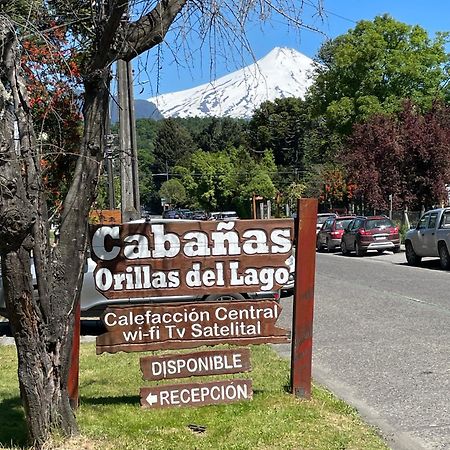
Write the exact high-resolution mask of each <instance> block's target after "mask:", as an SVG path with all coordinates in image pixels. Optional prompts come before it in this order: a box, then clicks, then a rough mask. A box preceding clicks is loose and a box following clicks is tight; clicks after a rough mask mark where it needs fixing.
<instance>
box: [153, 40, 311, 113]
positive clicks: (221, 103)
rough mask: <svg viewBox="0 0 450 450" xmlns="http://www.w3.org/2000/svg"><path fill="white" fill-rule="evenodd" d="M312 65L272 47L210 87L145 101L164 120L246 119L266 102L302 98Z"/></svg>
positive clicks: (302, 57)
mask: <svg viewBox="0 0 450 450" xmlns="http://www.w3.org/2000/svg"><path fill="white" fill-rule="evenodd" d="M312 71H313V61H312V59H310V58H308V57H307V56H305V55H303V54H302V53H300V52H298V51H297V50H294V49H290V48H281V47H276V48H274V49H273V50H272V51H271V52H270V53H268V54H267V55H266V56H264V57H263V58H261V59H260V60H258V61H257V62H255V63H254V64H251V65H249V66H247V67H244V68H243V69H240V70H237V71H235V72H232V73H230V74H228V75H225V76H223V77H221V78H218V79H217V80H215V81H212V82H210V83H206V84H202V85H201V86H198V87H195V88H191V89H187V90H184V91H179V92H172V93H169V94H162V95H159V96H157V97H152V98H149V99H148V101H150V102H152V103H154V104H155V105H156V107H157V108H158V110H159V111H160V112H161V114H162V115H163V116H164V117H166V118H167V117H213V116H215V117H225V116H228V117H242V118H249V117H251V116H252V114H253V111H254V109H255V108H257V107H258V106H259V105H260V104H261V103H262V102H264V101H266V100H270V101H273V100H275V99H276V98H286V97H300V98H304V96H305V92H306V90H307V88H308V87H309V86H310V84H311V80H310V75H311V73H312Z"/></svg>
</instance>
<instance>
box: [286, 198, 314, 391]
mask: <svg viewBox="0 0 450 450" xmlns="http://www.w3.org/2000/svg"><path fill="white" fill-rule="evenodd" d="M297 214H298V221H297V222H296V230H295V231H296V237H297V239H296V242H297V247H296V255H295V276H296V278H295V294H294V310H293V315H292V349H291V393H292V394H294V395H295V396H296V397H301V398H305V399H310V398H311V372H312V335H313V313H314V275H315V265H316V264H315V263H316V222H317V199H310V198H305V199H300V200H299V201H298V206H297Z"/></svg>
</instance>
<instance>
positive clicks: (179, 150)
mask: <svg viewBox="0 0 450 450" xmlns="http://www.w3.org/2000/svg"><path fill="white" fill-rule="evenodd" d="M195 147H196V146H195V144H194V141H193V140H192V136H191V134H190V133H189V131H188V130H187V129H186V128H185V127H183V126H182V125H180V124H179V123H178V122H177V121H176V120H175V119H171V118H169V119H164V120H163V121H162V124H161V127H160V128H159V130H158V132H157V134H156V139H155V148H154V155H155V164H154V168H155V170H156V171H158V172H160V173H166V172H169V171H170V169H172V168H174V167H175V166H177V165H184V164H185V163H186V162H187V160H188V159H189V156H190V155H191V153H192V152H193V151H194V150H195Z"/></svg>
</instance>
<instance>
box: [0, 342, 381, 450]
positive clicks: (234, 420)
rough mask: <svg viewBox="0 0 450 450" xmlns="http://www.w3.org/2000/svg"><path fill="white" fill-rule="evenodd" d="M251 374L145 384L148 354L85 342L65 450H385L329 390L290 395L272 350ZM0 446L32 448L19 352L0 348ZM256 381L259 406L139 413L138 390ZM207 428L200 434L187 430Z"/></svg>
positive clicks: (255, 352)
mask: <svg viewBox="0 0 450 450" xmlns="http://www.w3.org/2000/svg"><path fill="white" fill-rule="evenodd" d="M251 351H252V356H251V361H252V367H253V370H252V372H250V373H246V374H236V375H221V376H215V377H203V378H201V377H198V378H191V379H179V380H168V381H164V382H150V381H143V380H142V378H141V372H140V369H139V358H140V357H141V356H143V355H144V354H146V353H130V354H126V353H118V354H114V355H111V354H106V353H105V354H102V355H99V356H98V355H96V354H95V345H94V344H82V346H81V360H80V396H81V398H80V408H79V409H78V410H77V412H76V415H77V420H78V423H79V425H80V430H81V435H82V436H81V438H80V439H77V440H76V441H74V442H72V443H71V444H65V445H63V446H60V447H56V448H61V449H73V450H75V449H91V450H102V449H109V450H126V449H130V450H131V449H133V450H144V449H152V450H155V449H164V450H167V449H178V450H183V449H188V450H192V449H234V450H238V449H242V450H244V449H252V450H253V449H261V450H275V449H296V450H300V449H301V450H303V449H305V450H306V449H317V450H344V449H345V450H351V449H353V450H365V449H373V450H376V449H387V448H388V447H387V446H386V445H385V444H384V442H383V440H382V439H381V438H380V437H379V436H378V435H377V433H376V431H375V430H374V429H372V428H370V427H368V426H367V425H365V424H364V423H363V422H362V421H361V419H360V418H359V417H358V414H357V413H356V411H355V410H354V409H353V408H351V407H349V406H347V405H346V404H345V403H344V402H342V401H340V400H338V399H337V398H336V397H335V396H333V395H332V394H331V393H330V392H328V391H327V390H325V389H323V388H321V387H317V386H315V387H314V390H313V398H312V400H311V401H303V400H299V399H296V398H295V397H293V396H292V395H290V394H289V393H288V385H289V362H288V361H286V360H283V359H280V358H279V357H278V356H277V355H276V353H275V352H274V351H273V350H272V349H271V348H270V347H269V346H253V347H251ZM0 361H1V372H0V448H1V447H2V446H3V448H26V447H25V423H24V417H23V412H22V408H21V403H20V399H19V392H18V384H17V377H16V354H15V348H14V347H13V346H4V347H0ZM230 378H251V379H252V380H253V400H251V401H245V402H240V403H235V404H229V405H216V406H204V407H197V408H191V407H184V408H167V409H147V410H144V409H141V407H140V404H139V388H140V387H144V386H152V385H153V386H154V385H161V384H175V383H187V382H194V381H202V380H213V379H214V380H225V379H230ZM192 424H194V425H200V426H202V427H205V431H204V432H200V433H199V432H195V431H192V430H191V429H190V428H189V425H192Z"/></svg>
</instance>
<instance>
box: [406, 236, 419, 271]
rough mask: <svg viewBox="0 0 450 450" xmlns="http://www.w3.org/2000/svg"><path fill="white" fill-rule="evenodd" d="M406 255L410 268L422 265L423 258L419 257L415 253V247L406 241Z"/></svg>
mask: <svg viewBox="0 0 450 450" xmlns="http://www.w3.org/2000/svg"><path fill="white" fill-rule="evenodd" d="M405 254H406V261H408V264H409V265H410V266H417V265H418V264H420V261H421V260H422V258H421V257H420V256H418V255H417V253H416V252H415V251H414V247H413V245H412V244H411V242H410V241H406V243H405Z"/></svg>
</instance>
